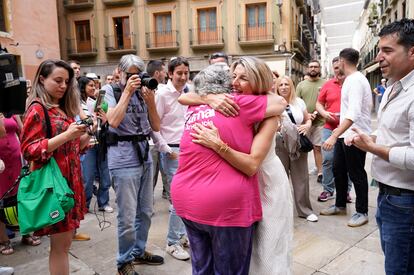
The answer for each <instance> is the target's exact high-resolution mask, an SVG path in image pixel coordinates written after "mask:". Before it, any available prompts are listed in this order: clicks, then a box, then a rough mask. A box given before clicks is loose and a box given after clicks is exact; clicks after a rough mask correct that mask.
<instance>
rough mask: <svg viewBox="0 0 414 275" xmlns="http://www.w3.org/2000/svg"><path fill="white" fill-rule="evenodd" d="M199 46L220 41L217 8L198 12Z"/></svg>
mask: <svg viewBox="0 0 414 275" xmlns="http://www.w3.org/2000/svg"><path fill="white" fill-rule="evenodd" d="M197 37H198V44H209V43H216V42H217V41H218V30H217V13H216V8H209V9H200V10H198V31H197Z"/></svg>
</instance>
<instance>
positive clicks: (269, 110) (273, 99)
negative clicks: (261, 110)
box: [265, 94, 287, 117]
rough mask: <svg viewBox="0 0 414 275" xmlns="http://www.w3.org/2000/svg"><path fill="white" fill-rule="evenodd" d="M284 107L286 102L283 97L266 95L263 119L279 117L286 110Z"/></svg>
mask: <svg viewBox="0 0 414 275" xmlns="http://www.w3.org/2000/svg"><path fill="white" fill-rule="evenodd" d="M286 106H287V102H286V100H285V99H284V98H283V97H281V96H279V95H274V94H270V95H267V107H266V113H265V117H271V116H278V115H281V114H282V113H283V111H284V110H285V109H286Z"/></svg>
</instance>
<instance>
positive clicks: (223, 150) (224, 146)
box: [218, 142, 230, 153]
mask: <svg viewBox="0 0 414 275" xmlns="http://www.w3.org/2000/svg"><path fill="white" fill-rule="evenodd" d="M229 148H230V147H229V146H228V145H227V143H225V142H223V143H222V144H221V145H220V148H219V149H218V152H219V153H226V152H227V151H228V150H229Z"/></svg>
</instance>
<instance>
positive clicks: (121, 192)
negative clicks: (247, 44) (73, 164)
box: [102, 54, 164, 275]
mask: <svg viewBox="0 0 414 275" xmlns="http://www.w3.org/2000/svg"><path fill="white" fill-rule="evenodd" d="M118 67H119V71H120V75H121V81H120V83H119V84H118V83H116V84H111V85H105V86H104V87H102V88H103V89H104V90H105V91H106V95H105V100H106V101H107V102H108V107H109V109H108V113H107V117H108V122H109V129H108V132H107V138H106V141H107V145H108V166H109V172H110V174H111V177H112V179H113V182H114V187H115V193H116V203H117V206H118V216H117V218H118V249H119V251H118V256H117V267H118V274H121V275H123V274H128V275H133V274H137V273H136V272H135V271H134V267H133V264H150V265H159V264H162V263H164V259H163V258H162V257H160V256H157V255H152V254H151V253H149V252H147V251H146V250H145V247H146V243H147V238H148V231H149V228H150V225H151V215H152V212H153V210H152V206H153V190H152V158H151V154H150V153H149V144H148V139H149V134H150V133H151V131H152V130H154V131H159V128H160V119H159V117H158V114H157V110H156V108H155V101H154V91H153V89H154V88H155V87H156V86H155V87H153V86H152V84H154V79H150V78H149V77H147V76H146V75H144V74H142V72H143V71H144V68H145V65H144V62H143V61H142V59H141V58H140V57H138V56H136V55H132V54H129V55H124V56H122V57H121V60H120V62H119V65H118ZM155 82H156V81H155ZM145 85H149V86H151V87H147V86H145Z"/></svg>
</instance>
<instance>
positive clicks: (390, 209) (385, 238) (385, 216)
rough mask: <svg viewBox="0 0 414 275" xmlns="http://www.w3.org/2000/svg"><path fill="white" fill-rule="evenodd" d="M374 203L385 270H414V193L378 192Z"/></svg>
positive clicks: (413, 272)
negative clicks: (375, 204)
mask: <svg viewBox="0 0 414 275" xmlns="http://www.w3.org/2000/svg"><path fill="white" fill-rule="evenodd" d="M377 203H378V209H377V214H376V219H377V224H378V228H379V232H380V238H381V247H382V251H383V252H384V255H385V272H386V274H387V275H394V274H414V194H401V196H394V195H388V194H383V193H380V194H378V199H377Z"/></svg>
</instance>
